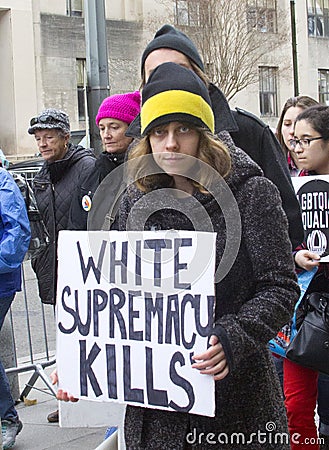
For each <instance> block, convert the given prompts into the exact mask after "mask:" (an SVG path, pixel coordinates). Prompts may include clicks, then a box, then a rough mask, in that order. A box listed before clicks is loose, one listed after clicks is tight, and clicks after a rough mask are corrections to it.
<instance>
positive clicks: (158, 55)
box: [144, 48, 193, 83]
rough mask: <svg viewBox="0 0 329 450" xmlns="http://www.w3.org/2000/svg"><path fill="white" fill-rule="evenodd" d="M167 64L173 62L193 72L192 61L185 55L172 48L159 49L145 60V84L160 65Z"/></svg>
mask: <svg viewBox="0 0 329 450" xmlns="http://www.w3.org/2000/svg"><path fill="white" fill-rule="evenodd" d="M166 62H172V63H175V64H178V65H179V66H183V67H186V68H187V69H190V70H193V68H192V66H191V64H190V61H189V60H188V58H187V56H185V55H184V54H183V53H180V52H177V51H176V50H171V49H170V48H159V49H157V50H154V51H153V52H151V53H150V54H149V55H148V57H147V58H146V60H145V64H144V78H145V80H144V82H145V83H146V82H147V80H148V79H149V77H150V75H151V73H152V72H153V70H154V69H156V68H157V67H158V66H160V64H164V63H166Z"/></svg>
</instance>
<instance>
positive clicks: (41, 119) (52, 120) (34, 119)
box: [30, 116, 58, 127]
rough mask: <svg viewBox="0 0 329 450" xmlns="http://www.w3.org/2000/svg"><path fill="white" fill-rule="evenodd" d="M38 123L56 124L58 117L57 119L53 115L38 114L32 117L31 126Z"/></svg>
mask: <svg viewBox="0 0 329 450" xmlns="http://www.w3.org/2000/svg"><path fill="white" fill-rule="evenodd" d="M38 123H49V124H56V123H58V119H55V118H54V117H53V116H37V117H32V119H31V120H30V126H31V127H33V125H36V124H38Z"/></svg>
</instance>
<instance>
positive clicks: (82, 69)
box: [76, 59, 87, 121]
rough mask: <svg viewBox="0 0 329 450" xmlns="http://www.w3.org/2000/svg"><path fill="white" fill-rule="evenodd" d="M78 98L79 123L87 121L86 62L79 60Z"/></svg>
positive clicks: (77, 65) (77, 66)
mask: <svg viewBox="0 0 329 450" xmlns="http://www.w3.org/2000/svg"><path fill="white" fill-rule="evenodd" d="M76 71H77V96H78V116H79V121H84V120H86V84H87V81H86V80H87V77H86V60H85V59H77V64H76Z"/></svg>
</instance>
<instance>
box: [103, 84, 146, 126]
mask: <svg viewBox="0 0 329 450" xmlns="http://www.w3.org/2000/svg"><path fill="white" fill-rule="evenodd" d="M140 101H141V96H140V93H139V91H135V92H126V93H125V94H116V95H111V96H110V97H106V98H105V99H104V100H103V101H102V104H101V106H100V107H99V110H98V113H97V116H96V125H97V126H98V124H99V121H100V120H101V119H104V118H105V117H106V118H111V119H117V120H122V122H126V123H127V124H128V125H129V124H130V123H131V122H132V121H133V120H134V119H135V117H136V116H137V114H138V113H139V112H140Z"/></svg>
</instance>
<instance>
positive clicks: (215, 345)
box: [192, 336, 229, 381]
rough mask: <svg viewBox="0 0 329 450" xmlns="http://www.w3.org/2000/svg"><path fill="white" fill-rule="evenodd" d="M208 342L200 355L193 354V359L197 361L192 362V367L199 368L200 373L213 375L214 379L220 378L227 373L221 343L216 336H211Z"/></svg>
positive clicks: (227, 369)
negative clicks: (208, 345) (206, 348)
mask: <svg viewBox="0 0 329 450" xmlns="http://www.w3.org/2000/svg"><path fill="white" fill-rule="evenodd" d="M209 343H210V347H209V348H208V350H206V351H205V352H204V353H201V354H200V355H194V356H193V359H194V360H195V361H197V362H195V363H194V364H192V367H193V368H194V369H198V370H200V373H206V374H208V375H213V376H214V380H215V381H218V380H222V379H223V378H225V377H226V376H227V375H228V373H229V368H228V364H227V361H226V356H225V353H224V350H223V347H222V344H221V343H220V342H219V341H218V338H217V336H211V337H210V339H209Z"/></svg>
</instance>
